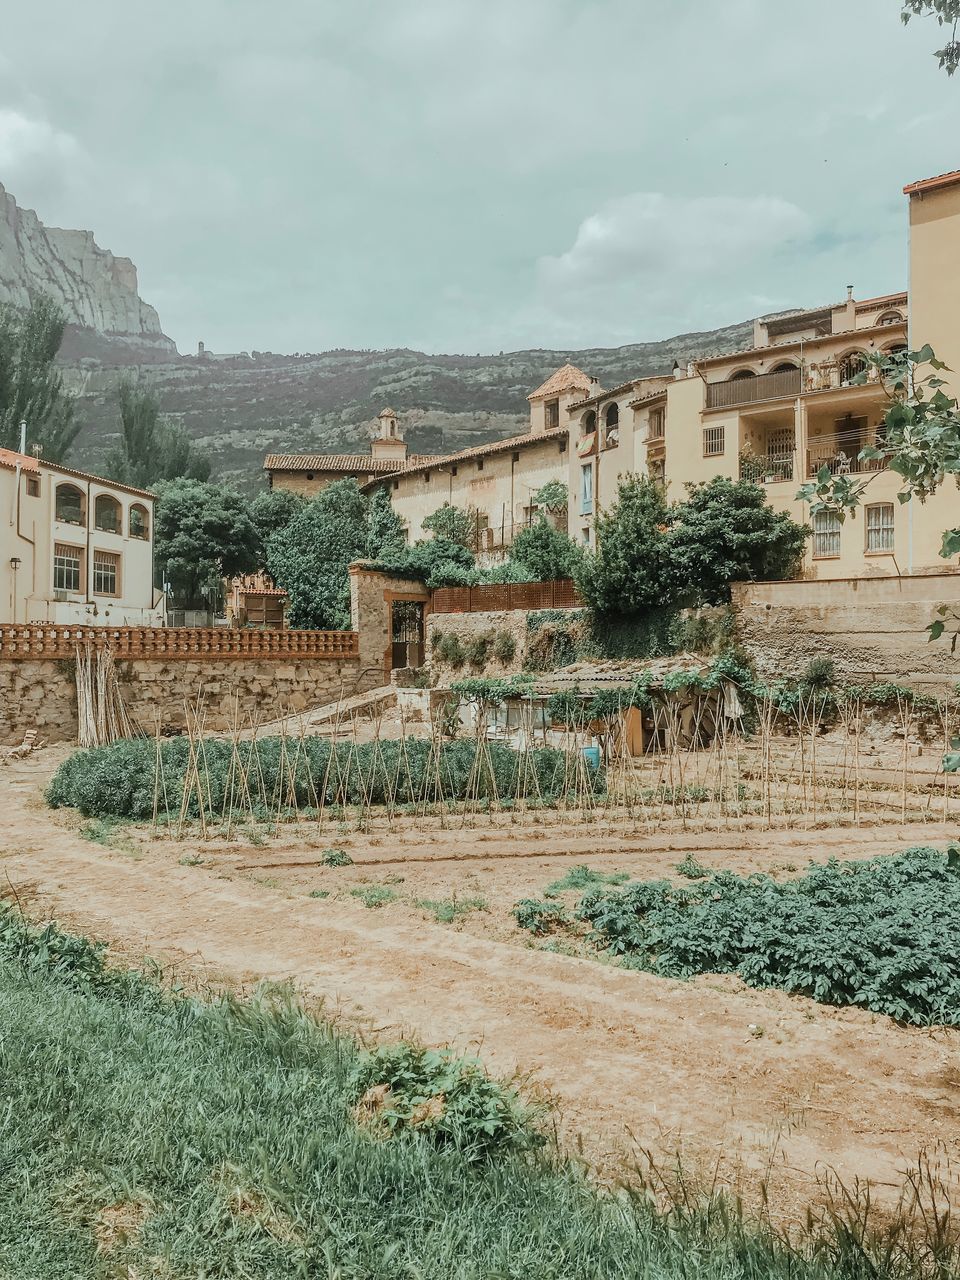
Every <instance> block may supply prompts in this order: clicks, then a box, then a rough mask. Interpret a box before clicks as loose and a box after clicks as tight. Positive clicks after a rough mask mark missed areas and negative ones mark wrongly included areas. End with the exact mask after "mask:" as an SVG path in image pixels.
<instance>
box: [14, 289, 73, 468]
mask: <svg viewBox="0 0 960 1280" xmlns="http://www.w3.org/2000/svg"><path fill="white" fill-rule="evenodd" d="M65 327H66V317H65V316H64V314H63V312H62V311H61V310H60V308H59V307H58V306H57V305H56V303H55V302H53V300H52V299H51V298H48V297H47V296H46V295H45V294H41V295H40V296H38V297H37V298H35V299H34V301H33V302H32V303H31V304H30V307H29V308H28V310H27V311H25V312H18V311H17V310H15V309H14V308H13V307H3V308H0V446H2V447H3V448H5V449H16V448H18V447H19V444H20V423H21V422H25V423H26V424H27V443H28V447H33V446H39V447H40V449H41V450H42V452H43V456H44V457H45V458H47V459H48V460H49V461H51V462H63V461H64V459H65V458H66V457H67V455H68V453H69V452H70V448H71V446H72V445H73V442H74V441H75V440H76V438H77V435H78V434H79V431H80V424H79V423H78V422H77V421H76V420H75V418H74V401H73V397H72V396H70V395H68V394H67V392H66V391H65V390H64V387H63V376H62V374H61V373H60V370H59V369H58V368H57V366H56V364H55V360H56V356H57V352H58V351H59V350H60V343H61V342H62V340H63V331H64V328H65Z"/></svg>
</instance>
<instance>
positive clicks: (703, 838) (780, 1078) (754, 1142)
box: [0, 744, 960, 1213]
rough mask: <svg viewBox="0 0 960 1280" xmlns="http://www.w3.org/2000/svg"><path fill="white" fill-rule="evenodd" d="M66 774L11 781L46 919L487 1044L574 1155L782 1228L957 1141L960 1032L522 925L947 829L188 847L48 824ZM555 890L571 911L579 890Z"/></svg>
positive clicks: (3, 833) (262, 837)
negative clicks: (645, 968) (831, 1185)
mask: <svg viewBox="0 0 960 1280" xmlns="http://www.w3.org/2000/svg"><path fill="white" fill-rule="evenodd" d="M787 745H788V748H789V747H790V746H791V745H792V744H787ZM893 751H894V753H895V751H896V748H893ZM63 754H65V753H52V752H48V753H46V754H45V755H43V756H40V757H38V758H36V759H31V760H28V761H22V762H15V763H14V764H11V765H10V766H8V769H7V770H5V771H4V772H5V776H4V779H3V781H2V785H3V786H4V788H5V795H4V805H3V806H2V808H0V841H2V847H3V848H4V850H5V855H4V868H3V869H4V871H5V872H6V873H7V874H8V875H9V876H10V879H11V882H12V884H13V885H14V886H15V888H16V889H17V892H18V893H19V894H20V896H21V899H22V901H23V902H24V904H25V905H26V906H27V909H28V910H30V911H31V912H37V911H39V912H41V913H49V914H56V915H57V916H58V917H59V918H60V919H61V920H63V921H64V922H66V923H69V924H71V925H72V926H73V927H75V928H76V929H77V930H78V931H82V932H84V933H87V934H93V935H94V936H99V937H106V938H109V939H111V940H113V941H115V942H117V943H118V944H119V945H120V946H121V947H122V948H124V949H126V950H127V951H128V952H130V953H132V954H134V955H141V954H143V953H144V952H148V953H150V954H152V955H156V956H157V957H159V958H160V959H161V960H162V961H164V962H166V963H170V964H173V965H174V966H175V968H176V971H177V973H178V974H179V973H183V972H185V971H186V972H189V971H191V970H193V971H195V972H196V973H198V974H199V975H201V976H205V977H207V978H209V977H215V978H217V979H218V980H219V979H226V980H227V981H229V982H231V983H236V982H239V983H242V984H244V985H248V984H250V983H253V982H255V981H257V980H259V979H262V978H269V979H280V978H283V979H293V980H294V981H295V982H296V983H297V984H298V986H299V987H300V989H301V990H302V991H303V993H304V994H305V995H306V996H307V997H308V998H321V999H323V1000H324V1001H325V1002H326V1003H327V1006H328V1007H329V1008H331V1009H337V1010H339V1011H340V1012H341V1014H342V1016H344V1017H345V1018H347V1019H348V1020H349V1021H350V1022H351V1023H355V1024H356V1025H359V1026H360V1027H361V1028H364V1029H365V1030H366V1031H367V1032H368V1033H370V1032H372V1033H373V1034H374V1035H375V1036H376V1037H377V1038H381V1037H385V1038H390V1037H394V1038H395V1037H396V1035H397V1034H398V1033H402V1032H414V1033H416V1034H417V1035H419V1036H421V1037H422V1038H423V1039H425V1040H426V1041H427V1042H428V1043H431V1044H447V1043H451V1044H454V1045H455V1046H457V1047H459V1048H474V1049H475V1048H477V1047H479V1048H480V1050H481V1052H482V1055H483V1057H484V1060H485V1061H487V1062H489V1063H490V1065H491V1067H493V1068H494V1069H496V1070H497V1071H500V1072H503V1073H507V1074H509V1073H511V1072H513V1071H514V1070H517V1069H519V1070H521V1071H523V1072H533V1073H534V1076H535V1079H536V1081H537V1082H538V1085H539V1086H540V1087H542V1088H543V1089H545V1090H546V1091H547V1092H549V1093H550V1094H551V1095H552V1096H554V1097H555V1098H556V1099H557V1100H558V1101H559V1103H560V1108H561V1111H560V1115H561V1121H560V1123H561V1132H562V1134H563V1135H566V1136H568V1137H569V1138H570V1139H571V1141H573V1140H575V1135H583V1141H584V1144H585V1147H584V1149H585V1152H586V1154H587V1156H588V1158H589V1159H590V1160H591V1161H592V1162H593V1163H595V1164H597V1165H598V1166H600V1167H602V1168H604V1169H606V1170H608V1171H610V1172H618V1171H620V1172H622V1170H623V1166H624V1162H625V1161H626V1162H627V1163H628V1164H629V1162H630V1160H632V1159H633V1158H635V1157H636V1155H637V1151H638V1148H646V1149H650V1150H652V1151H654V1152H656V1153H657V1156H658V1158H659V1159H661V1160H665V1161H667V1162H668V1163H669V1162H670V1160H672V1158H673V1157H674V1155H675V1154H676V1153H678V1152H679V1153H681V1154H682V1155H683V1158H684V1160H685V1162H686V1164H687V1166H688V1167H689V1168H690V1169H697V1170H701V1171H704V1172H709V1171H711V1170H712V1169H713V1168H714V1166H715V1165H716V1166H717V1167H719V1169H720V1176H721V1177H722V1179H723V1180H724V1181H725V1182H727V1183H729V1184H731V1185H736V1186H738V1187H740V1188H742V1189H745V1190H747V1189H749V1188H750V1187H751V1186H752V1187H753V1188H754V1189H755V1188H756V1185H757V1183H756V1179H757V1178H758V1177H759V1176H760V1175H763V1176H766V1177H768V1178H769V1179H770V1182H771V1187H770V1189H771V1193H772V1194H773V1195H775V1196H776V1197H777V1202H778V1206H780V1208H781V1209H782V1210H785V1211H786V1212H788V1213H789V1212H790V1211H791V1208H792V1209H794V1210H796V1212H797V1213H801V1212H802V1207H803V1206H804V1205H805V1203H806V1202H807V1200H808V1199H809V1196H810V1188H811V1185H812V1183H813V1181H814V1180H815V1177H816V1173H817V1170H818V1169H820V1170H822V1169H823V1168H824V1167H825V1166H828V1167H836V1168H837V1169H838V1170H840V1171H841V1172H842V1173H843V1175H844V1176H845V1177H851V1176H865V1177H870V1178H871V1179H874V1180H875V1181H876V1182H878V1183H880V1184H888V1186H893V1185H894V1184H897V1183H898V1182H899V1180H900V1177H901V1175H902V1172H903V1170H904V1169H905V1168H906V1167H908V1166H909V1165H910V1163H911V1162H912V1161H914V1160H915V1158H916V1156H917V1154H918V1152H919V1151H920V1150H921V1149H924V1148H926V1149H927V1150H929V1151H933V1150H934V1149H935V1148H936V1146H937V1143H938V1141H939V1140H940V1139H941V1138H942V1137H943V1135H944V1134H947V1133H950V1132H952V1131H953V1130H954V1129H955V1126H956V1109H955V1103H954V1101H953V1094H954V1087H953V1083H952V1082H953V1081H954V1076H953V1075H952V1074H951V1072H952V1071H953V1070H954V1067H953V1065H952V1064H954V1063H955V1061H956V1060H957V1053H958V1050H960V1035H958V1034H957V1033H956V1032H955V1031H952V1030H936V1029H934V1030H930V1029H926V1028H923V1029H921V1028H909V1027H905V1026H900V1025H897V1024H896V1023H895V1022H893V1021H892V1020H891V1019H890V1018H887V1017H877V1016H875V1015H872V1014H870V1013H869V1012H866V1011H862V1010H857V1009H850V1008H847V1009H837V1008H831V1007H829V1006H826V1005H823V1004H817V1003H816V1002H814V1001H812V1000H810V999H808V998H804V997H796V996H790V995H787V994H785V993H784V992H782V991H779V990H776V989H765V990H757V989H752V988H750V987H747V986H745V985H744V983H743V981H742V980H741V979H740V978H739V977H737V976H736V975H733V974H725V975H720V976H712V975H705V976H701V977H695V978H693V979H691V980H689V981H676V980H674V979H671V978H668V977H662V976H659V975H656V974H651V973H647V972H636V971H628V970H626V969H622V968H619V967H618V966H617V965H615V964H613V963H610V962H609V957H601V956H598V955H597V953H596V949H594V951H593V953H592V954H591V953H590V950H589V949H588V947H587V946H586V944H585V943H584V942H583V940H582V939H580V938H576V937H575V938H572V939H567V938H565V937H563V936H560V935H556V934H547V935H543V936H537V935H534V934H531V933H530V932H529V931H527V930H524V929H521V928H520V927H519V926H518V924H517V921H516V919H515V917H514V915H513V907H514V905H515V904H516V903H517V902H518V901H520V900H522V899H524V898H543V897H544V891H545V890H546V889H547V888H548V887H550V886H552V885H555V884H556V882H558V881H563V880H564V878H565V877H567V876H568V875H569V873H570V872H571V871H574V870H575V869H576V868H578V867H580V866H586V867H587V868H588V869H589V871H590V872H591V873H592V874H593V875H596V876H598V877H605V878H606V877H616V878H618V879H619V878H620V877H622V876H623V875H626V876H628V877H629V879H630V880H650V879H657V878H666V879H669V880H670V881H671V882H673V883H674V884H677V885H681V886H682V885H684V884H690V883H694V882H692V881H689V880H688V879H687V878H685V877H684V876H683V874H682V873H681V872H680V871H679V870H678V866H679V865H680V864H683V863H684V862H685V861H686V860H687V859H693V860H695V861H696V862H698V863H701V864H703V865H704V866H707V867H709V868H710V869H711V870H720V869H724V870H728V871H734V872H738V873H741V874H749V873H751V872H757V871H761V872H767V873H770V874H772V875H773V876H774V877H775V878H776V879H777V880H778V881H787V880H790V879H796V878H797V876H798V875H800V874H801V873H802V872H803V870H804V869H805V868H806V866H807V864H808V863H809V862H810V861H811V860H813V861H817V862H823V861H825V860H826V859H827V858H829V857H831V856H832V857H837V858H839V859H844V860H849V859H851V858H868V857H871V856H874V855H876V854H878V853H891V854H893V853H896V852H897V851H899V850H901V849H903V848H904V847H905V846H907V845H919V844H931V843H936V842H938V841H939V842H942V843H944V844H946V842H947V841H948V840H949V839H950V838H951V836H953V835H954V834H955V830H956V824H955V823H954V822H952V821H951V822H949V823H947V824H946V825H942V824H940V823H938V822H933V821H928V822H925V823H910V822H907V823H906V824H903V823H897V822H894V821H892V820H891V821H890V822H889V823H888V824H884V825H882V826H875V825H873V824H872V823H869V822H868V820H867V818H866V815H864V819H863V822H862V825H861V826H860V827H859V828H857V827H853V826H851V827H847V828H844V829H838V828H837V826H836V824H835V823H833V822H830V821H829V819H826V820H824V821H823V823H822V826H821V825H818V827H817V828H813V827H812V820H809V819H808V820H805V824H804V825H805V826H809V827H811V829H803V828H802V827H800V826H799V825H798V826H797V827H795V828H792V829H785V830H781V831H778V832H776V833H775V834H773V833H771V832H769V831H766V830H763V829H762V828H760V827H757V828H756V829H751V826H750V824H749V823H748V822H746V821H744V822H742V823H739V824H737V825H736V826H735V825H733V824H732V823H731V824H730V825H729V826H727V827H726V828H725V829H723V830H709V829H706V830H697V829H692V828H691V824H690V823H689V822H688V824H687V829H686V830H684V829H683V820H682V818H681V817H679V816H678V817H676V818H674V819H672V822H671V826H670V828H669V829H664V828H660V829H644V828H643V827H642V825H641V824H639V823H634V824H633V825H628V823H627V820H626V818H622V819H620V820H618V821H617V822H613V821H612V820H601V817H602V815H598V813H597V812H595V811H592V810H589V809H588V810H587V812H586V813H585V814H584V813H583V812H582V811H580V810H575V809H574V808H572V807H571V808H570V809H568V811H566V812H559V811H557V810H556V809H544V810H543V811H540V812H537V811H533V810H530V811H528V812H526V813H524V812H522V811H521V812H509V811H504V812H494V813H484V812H481V811H479V810H477V811H474V810H470V811H468V812H466V813H464V812H461V811H457V812H453V813H449V814H445V815H433V816H429V815H427V816H425V815H423V814H421V813H419V812H408V813H400V812H396V813H395V814H394V816H393V819H392V820H391V822H390V823H389V824H388V823H387V822H386V819H385V816H384V815H382V814H379V815H378V814H377V813H375V812H373V811H372V810H371V811H368V812H367V814H366V817H365V818H363V820H361V821H360V822H358V821H357V815H356V813H350V812H347V811H342V812H341V813H340V814H339V815H337V816H333V815H330V816H329V818H327V819H325V820H324V822H323V824H322V825H320V824H318V822H317V820H316V817H315V816H314V817H313V818H311V819H309V820H307V819H304V818H301V819H300V820H290V821H283V822H281V824H280V830H279V834H276V824H275V823H274V822H273V821H271V822H260V823H258V824H252V823H251V824H244V825H243V826H242V827H238V828H237V829H236V830H234V832H233V833H232V834H231V836H230V837H229V838H227V837H226V836H225V835H223V834H220V833H219V829H218V828H215V827H214V826H213V825H211V826H210V827H208V830H207V833H206V836H207V838H206V839H204V838H203V832H202V831H201V829H200V825H199V822H198V821H196V820H191V821H190V822H188V824H187V826H186V828H185V830H184V833H183V838H182V839H177V838H176V830H175V829H170V828H168V827H167V826H165V825H160V826H158V827H157V828H156V829H155V828H154V826H153V824H152V822H151V821H150V820H149V819H148V820H147V821H146V822H142V823H125V822H115V821H114V822H111V821H109V820H107V819H104V818H93V817H91V818H81V817H80V816H79V815H77V814H76V813H73V812H70V811H60V812H55V811H51V810H49V809H46V808H45V807H44V806H43V804H42V800H41V797H40V788H41V786H43V785H45V784H46V783H47V781H48V779H49V777H50V775H51V773H52V772H53V765H54V764H55V763H56V762H57V760H58V759H60V758H62V755H63ZM914 763H915V764H916V763H920V764H924V763H926V762H925V761H923V760H921V761H919V762H916V761H915V762H914ZM917 772H918V777H919V776H920V771H919V770H918V771H917ZM10 784H13V785H10ZM951 803H952V802H951ZM934 811H935V812H938V810H936V809H935V810H934ZM761 821H762V818H761ZM331 849H334V850H336V851H337V852H338V853H340V854H341V855H345V856H346V857H349V858H350V859H351V861H350V862H346V861H345V860H344V859H343V858H342V857H341V858H331V857H330V856H329V854H328V850H331ZM607 882H608V883H610V885H611V888H613V889H616V888H617V886H616V885H615V884H613V883H611V882H610V881H609V880H608V881H607ZM558 893H559V898H558V900H559V901H560V902H561V903H566V904H568V905H569V906H571V907H572V906H573V905H574V904H575V903H576V902H577V901H578V898H579V893H580V891H579V890H576V889H574V890H568V889H559V890H558ZM567 952H569V953H571V954H567ZM878 1194H881V1195H882V1194H884V1192H883V1191H882V1190H881V1192H879V1193H878Z"/></svg>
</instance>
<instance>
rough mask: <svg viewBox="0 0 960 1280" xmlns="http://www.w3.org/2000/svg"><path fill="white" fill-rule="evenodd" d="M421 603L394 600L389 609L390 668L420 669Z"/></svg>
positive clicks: (419, 601)
mask: <svg viewBox="0 0 960 1280" xmlns="http://www.w3.org/2000/svg"><path fill="white" fill-rule="evenodd" d="M423 659H424V642H423V601H422V600H394V601H393V603H392V605H391V607H390V667H391V669H392V670H396V669H397V668H399V667H422V666H423Z"/></svg>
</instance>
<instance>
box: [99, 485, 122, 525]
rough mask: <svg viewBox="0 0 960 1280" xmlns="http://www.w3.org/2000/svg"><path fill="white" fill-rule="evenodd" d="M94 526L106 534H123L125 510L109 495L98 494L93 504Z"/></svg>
mask: <svg viewBox="0 0 960 1280" xmlns="http://www.w3.org/2000/svg"><path fill="white" fill-rule="evenodd" d="M93 525H94V528H95V529H101V530H102V531H103V532H104V533H122V532H123V508H122V507H121V506H120V503H119V502H118V501H117V500H116V498H114V497H111V495H110V494H109V493H101V494H98V496H97V500H96V502H95V503H94V504H93Z"/></svg>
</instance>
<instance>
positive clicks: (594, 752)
mask: <svg viewBox="0 0 960 1280" xmlns="http://www.w3.org/2000/svg"><path fill="white" fill-rule="evenodd" d="M583 758H584V760H586V762H587V764H588V765H590V767H591V768H593V769H599V768H600V748H599V747H584V748H583Z"/></svg>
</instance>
